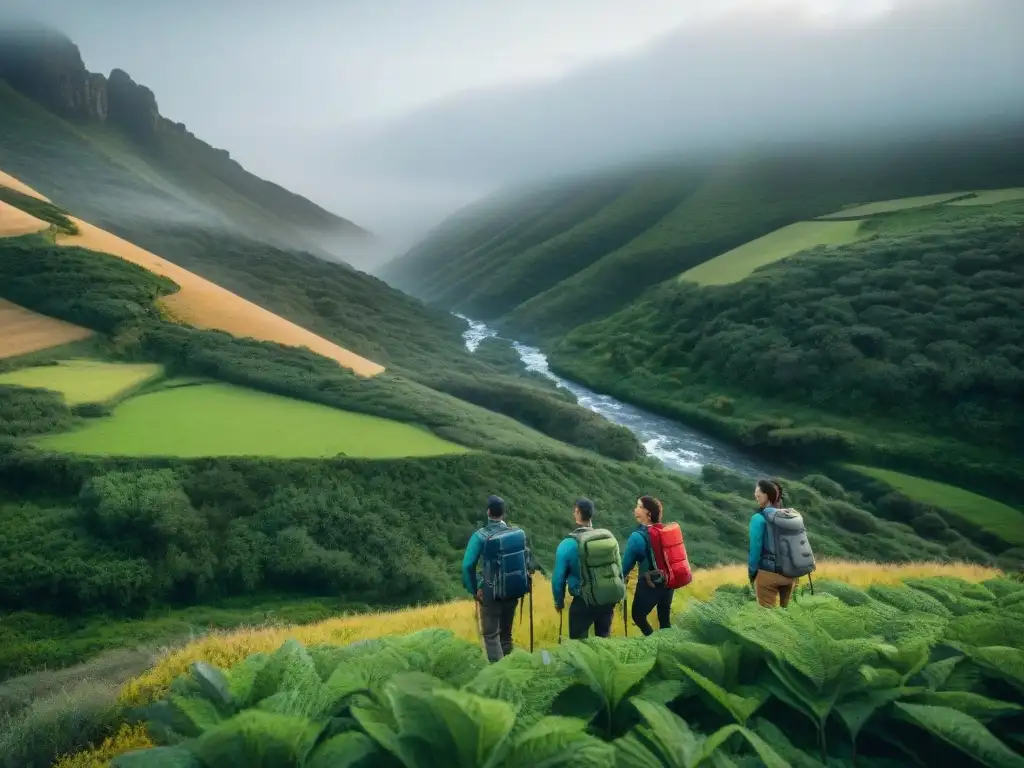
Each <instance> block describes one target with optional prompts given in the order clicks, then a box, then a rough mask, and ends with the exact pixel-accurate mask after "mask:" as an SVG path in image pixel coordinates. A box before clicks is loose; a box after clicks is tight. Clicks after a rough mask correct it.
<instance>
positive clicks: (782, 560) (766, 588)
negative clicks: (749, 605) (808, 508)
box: [747, 480, 815, 608]
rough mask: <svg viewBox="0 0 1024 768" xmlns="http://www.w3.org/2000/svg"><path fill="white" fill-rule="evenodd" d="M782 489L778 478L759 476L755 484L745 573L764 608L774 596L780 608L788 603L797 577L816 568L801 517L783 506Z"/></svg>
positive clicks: (770, 602)
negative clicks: (755, 507) (755, 510)
mask: <svg viewBox="0 0 1024 768" xmlns="http://www.w3.org/2000/svg"><path fill="white" fill-rule="evenodd" d="M784 493H785V492H784V491H783V490H782V484H781V483H780V482H779V481H778V480H758V481H757V485H755V486H754V499H756V500H757V505H758V507H760V509H759V510H758V511H757V512H755V513H754V514H753V516H752V517H751V518H750V553H749V555H748V557H747V576H748V577H749V578H750V584H751V586H752V587H753V588H754V592H755V594H756V595H757V602H759V603H760V604H761V605H763V606H765V607H766V608H774V607H775V603H776V600H778V604H779V605H780V606H781V607H783V608H785V607H786V606H787V605H789V600H790V598H791V597H792V596H793V586H794V585H795V584H796V581H797V579H798V578H800V577H801V576H807V577H810V574H811V572H813V571H814V569H815V563H814V553H813V552H812V551H811V546H810V543H809V542H808V541H807V532H806V531H805V530H804V521H803V517H801V516H800V514H799V513H798V512H797V511H796V510H794V509H786V508H784V507H783V506H782V504H783V496H784ZM811 591H812V593H813V591H814V589H813V584H812V589H811Z"/></svg>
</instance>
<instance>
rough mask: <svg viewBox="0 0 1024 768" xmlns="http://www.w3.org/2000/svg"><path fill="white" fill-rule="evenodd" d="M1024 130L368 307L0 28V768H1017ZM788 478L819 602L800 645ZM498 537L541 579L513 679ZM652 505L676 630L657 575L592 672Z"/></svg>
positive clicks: (490, 228)
mask: <svg viewBox="0 0 1024 768" xmlns="http://www.w3.org/2000/svg"><path fill="white" fill-rule="evenodd" d="M252 13H253V14H254V15H256V14H258V9H255V8H254V9H253V10H252ZM0 22H2V20H0ZM296 86H297V84H296ZM183 93H184V94H185V96H183V95H182V93H179V94H177V100H175V99H173V98H168V103H173V104H175V105H181V104H185V103H188V99H187V96H188V91H185V92H183ZM279 95H280V94H279ZM182 99H184V100H182ZM1000 114H1003V117H1000V118H998V119H997V118H991V119H986V120H980V119H979V120H978V121H976V122H975V123H973V124H970V125H968V123H967V122H965V121H960V122H959V123H957V124H956V125H957V127H955V128H947V127H943V126H941V125H937V126H935V127H934V128H933V129H932V128H929V129H927V130H925V129H919V130H907V131H904V132H901V133H898V135H893V136H886V135H882V134H872V135H865V136H855V135H854V134H853V133H849V134H843V136H844V137H845V138H842V137H841V138H835V137H833V138H828V139H824V138H823V139H821V140H815V141H808V142H803V143H801V142H794V143H785V142H782V143H773V142H772V141H768V140H765V141H764V142H762V143H757V144H752V145H750V146H736V147H735V148H733V149H731V150H728V151H720V152H717V153H708V154H707V155H700V154H696V155H690V156H686V157H684V156H680V157H678V158H676V157H665V158H664V159H661V160H658V161H657V162H645V163H637V164H634V165H628V164H627V165H620V166H616V167H611V168H605V169H603V170H602V169H600V168H596V169H594V170H591V171H580V172H578V173H572V174H563V175H561V176H559V177H557V178H551V179H549V180H547V181H545V182H541V183H532V182H531V184H530V185H526V186H525V187H520V188H508V189H504V190H502V191H501V192H500V193H498V194H495V195H494V196H492V197H489V198H485V199H482V200H478V201H477V202H475V203H473V204H471V205H469V206H468V207H467V208H465V209H463V210H461V211H458V212H456V213H455V214H453V215H452V216H451V217H450V218H449V219H448V220H446V221H443V222H441V223H440V224H439V225H438V226H437V227H435V228H434V229H433V230H432V231H431V232H429V233H427V234H426V235H424V237H423V238H422V239H421V240H420V241H419V242H418V243H417V244H416V245H414V246H413V247H412V248H411V249H409V250H408V252H406V253H404V254H400V255H397V256H396V258H394V259H393V260H392V261H390V262H388V263H386V264H383V265H382V266H380V268H378V269H375V273H374V274H369V273H368V272H367V271H365V270H364V268H368V265H369V264H371V263H374V264H376V261H375V258H376V257H375V256H372V254H375V253H376V251H375V250H374V249H375V248H377V247H378V244H377V242H376V236H375V235H374V234H373V233H371V232H370V231H369V230H368V229H366V228H364V227H363V226H362V225H361V224H360V223H357V222H355V221H352V220H350V219H348V218H344V217H343V216H341V215H339V214H336V213H334V212H332V211H329V210H327V209H326V208H324V207H321V205H320V204H318V203H316V202H314V201H313V200H311V199H307V198H305V197H302V196H300V195H298V194H295V193H293V192H291V191H289V190H287V189H285V188H284V187H282V186H279V185H278V184H276V183H274V182H271V181H267V180H265V179H263V178H261V177H259V176H257V175H256V174H254V173H253V172H251V171H249V170H247V169H246V168H244V167H243V166H242V165H241V164H240V163H238V162H237V161H236V160H235V159H233V158H232V157H231V155H229V153H228V152H227V151H226V150H220V149H217V148H215V147H214V146H212V145H210V144H207V143H206V142H205V141H203V140H201V139H199V138H198V137H197V136H195V135H194V134H193V133H192V132H191V131H190V130H188V129H187V128H186V127H185V125H184V124H183V123H180V122H176V121H175V120H173V119H171V118H170V117H166V116H165V115H164V114H163V113H162V112H161V109H160V107H159V106H158V104H157V99H156V95H155V94H154V93H153V92H152V91H151V90H150V89H149V88H148V87H146V86H144V85H142V84H140V83H137V82H136V81H135V80H133V79H132V77H131V76H130V75H128V74H127V73H126V72H124V71H123V70H120V69H114V70H112V71H111V72H110V73H109V75H106V74H99V73H96V72H91V71H90V70H89V69H87V68H86V66H85V63H84V61H83V58H82V55H81V53H80V52H79V49H78V47H77V46H76V45H75V43H73V42H72V41H71V40H70V39H69V38H67V37H65V36H64V35H63V34H61V33H57V32H55V31H53V30H46V29H42V28H32V29H31V30H29V31H26V30H21V31H18V32H17V33H16V34H15V33H11V32H10V31H9V30H7V29H5V28H4V27H3V26H2V24H0V168H2V169H3V170H0V768H8V767H9V766H10V767H12V768H35V767H36V766H40V767H41V768H54V767H56V768H147V766H153V767H154V768H160V766H175V768H212V767H213V766H230V765H239V766H241V765H262V766H265V768H278V767H279V766H280V767H281V768H284V767H285V766H287V767H288V768H329V767H330V766H339V765H349V766H354V767H357V768H367V766H376V767H378V768H384V767H385V766H392V765H395V766H397V765H403V766H406V768H418V767H419V766H428V765H436V764H439V763H440V762H443V763H444V764H446V765H448V764H451V765H461V766H464V767H465V768H471V767H475V766H489V767H490V768H517V767H518V766H533V765H547V766H551V768H558V767H559V766H569V765H594V766H604V767H605V768H616V767H621V766H638V767H639V766H655V765H680V766H687V768H696V766H698V765H704V766H717V767H718V768H727V767H729V766H747V765H750V766H753V765H767V766H770V768H784V767H785V766H796V767H797V768H810V767H811V766H825V765H827V766H829V768H838V767H840V766H841V767H843V768H846V766H850V767H851V768H852V766H854V765H856V766H862V768H889V766H896V765H904V764H911V763H912V764H920V765H936V764H940V763H942V762H943V761H945V762H949V761H954V762H956V763H957V764H958V765H960V764H962V765H964V766H965V767H967V768H973V766H976V765H980V766H989V768H992V767H998V768H1002V766H1009V767H1011V768H1020V767H1021V766H1024V742H1022V741H1021V738H1020V734H1021V733H1022V726H1024V676H1022V668H1024V667H1022V660H1024V645H1022V638H1024V613H1022V608H1024V581H1022V578H1021V574H1022V572H1024V507H1022V506H1021V504H1020V500H1019V490H1018V489H1019V488H1020V486H1021V483H1024V470H1022V467H1024V446H1022V445H1021V442H1020V440H1021V435H1024V410H1022V403H1024V347H1022V342H1021V339H1024V313H1021V311H1020V310H1021V307H1022V306H1024V240H1022V231H1024V230H1022V227H1024V194H1022V190H1024V187H1022V186H1021V185H1022V184H1024V157H1022V156H1021V155H1020V153H1019V151H1018V150H1019V146H1020V141H1021V139H1022V137H1024V122H1022V120H1021V118H1020V115H1019V114H1016V113H1015V112H1013V110H1008V111H1006V112H1005V113H1000ZM258 117H261V116H259V115H250V116H248V117H246V119H251V120H255V119H257V118H258ZM263 117H266V116H263ZM254 125H255V124H254ZM965 126H966V127H965ZM282 151H283V150H282ZM330 167H331V166H330V163H329V160H328V159H327V158H324V159H323V168H320V169H317V170H318V172H320V173H321V174H322V175H323V176H329V175H330V173H331V172H332V171H330V170H329V169H330ZM339 178H340V177H339ZM393 204H394V205H398V204H399V203H397V202H396V203H393ZM340 213H344V211H341V212H340ZM765 477H770V478H773V479H774V481H775V482H776V483H778V484H780V485H782V486H783V487H784V489H785V496H784V500H783V502H780V504H785V505H786V506H791V507H792V508H795V509H797V510H799V512H800V513H801V514H802V515H803V518H804V520H805V523H806V525H807V540H808V541H809V542H810V543H811V544H812V545H813V553H814V558H815V563H816V566H815V570H814V572H813V578H810V577H808V578H803V577H802V578H801V579H800V580H799V581H798V582H797V583H796V585H795V590H794V598H793V601H792V602H791V603H789V604H788V605H785V604H784V607H785V610H781V609H780V610H768V609H766V608H762V607H761V606H759V605H758V604H757V600H756V599H755V598H756V593H755V592H754V588H753V585H752V582H751V577H750V574H749V572H748V571H749V569H750V568H752V567H753V566H749V565H748V562H747V560H748V547H749V541H750V538H751V537H752V535H753V534H752V530H753V529H752V525H751V520H752V515H754V514H756V510H757V509H758V503H757V502H756V501H755V498H754V495H753V494H754V486H755V480H756V479H757V478H765ZM492 494H497V495H500V496H501V497H502V498H503V499H504V500H505V503H506V505H507V513H508V518H509V520H510V522H512V523H513V524H514V525H517V526H521V527H522V528H523V529H525V531H526V532H527V534H528V542H529V547H530V549H531V553H532V561H533V563H534V564H535V565H536V567H537V570H536V572H535V573H534V574H533V576H532V579H533V581H532V586H533V588H532V591H531V592H530V593H529V595H528V597H527V598H526V599H525V600H524V601H523V602H522V603H520V605H519V608H518V614H519V615H518V616H517V617H516V618H515V622H514V624H513V628H512V635H513V642H514V647H515V650H513V651H512V652H511V653H509V654H507V655H506V656H505V658H503V659H502V660H500V661H497V662H496V663H493V664H488V663H487V660H486V656H485V655H484V653H483V649H482V647H481V646H482V625H481V616H480V614H481V608H480V606H479V605H477V604H476V603H475V602H474V601H473V599H472V598H471V596H470V595H468V594H467V587H466V586H465V585H464V584H463V582H462V579H461V568H462V564H463V556H464V552H465V549H466V545H467V541H468V540H469V539H470V537H471V535H473V533H474V532H475V531H477V530H478V529H479V528H480V527H481V526H483V525H484V524H485V523H486V522H487V512H486V509H485V505H486V504H487V499H488V497H489V496H490V495H492ZM645 494H649V495H653V496H655V497H657V498H658V499H659V500H660V502H661V503H662V504H663V509H664V514H665V520H666V521H671V522H678V523H679V524H680V528H681V529H682V531H683V532H684V535H685V544H684V547H685V555H686V560H687V564H688V565H691V566H692V573H693V581H692V583H690V584H688V585H687V586H685V587H682V588H680V589H679V590H677V592H676V594H675V596H674V597H675V599H674V602H673V604H672V610H671V622H672V626H671V628H664V629H661V630H660V631H657V632H655V633H654V634H652V635H651V636H649V637H643V636H641V635H640V632H639V627H638V625H637V624H635V623H631V618H630V616H631V614H630V611H629V608H630V607H632V606H634V604H635V601H636V600H637V598H638V596H639V592H638V590H637V587H638V582H639V580H640V579H639V571H638V574H637V575H635V576H633V577H632V578H630V579H628V580H627V584H626V588H625V593H626V596H625V600H624V601H623V602H622V603H621V604H617V605H615V606H614V608H612V609H610V610H611V611H612V629H611V633H610V636H609V637H608V638H590V639H587V640H583V641H580V640H570V639H569V637H568V635H567V630H568V626H569V625H571V624H572V622H573V621H574V620H573V619H571V618H570V620H569V621H568V622H567V621H566V620H565V619H566V617H565V616H564V615H563V614H562V612H560V611H558V610H556V608H555V605H556V601H557V599H558V598H557V595H553V594H552V583H553V582H554V581H555V577H556V575H557V574H556V573H555V566H556V556H555V552H556V548H558V547H559V545H560V543H561V542H563V540H564V539H565V537H566V535H567V534H568V533H569V532H570V531H571V530H573V529H574V528H575V527H576V526H577V525H578V524H579V523H578V521H577V520H576V519H575V517H574V509H573V503H574V500H575V499H578V498H579V497H581V496H585V497H587V498H589V499H591V500H592V501H593V503H594V505H595V508H596V512H595V516H594V525H595V526H597V527H602V528H606V529H607V530H608V531H610V532H611V534H612V535H613V536H614V538H615V539H616V541H617V543H618V546H619V547H620V554H621V551H623V550H624V548H625V546H626V542H627V541H628V540H629V537H630V535H631V533H633V532H634V531H635V530H636V526H637V518H636V517H635V513H634V508H635V507H636V506H637V499H638V497H639V496H641V495H645ZM801 546H803V545H801ZM755 554H756V553H755ZM651 557H652V558H653V557H654V556H653V554H651ZM638 567H639V566H638ZM759 567H760V568H762V569H764V568H767V567H768V566H764V565H763V562H762V564H761V565H760V566H759ZM611 568H612V570H615V569H617V568H619V563H618V562H617V558H616V562H615V563H614V564H612V566H611ZM758 584H760V582H758ZM577 599H582V598H579V597H577V598H573V600H574V601H575V600H577ZM578 607H579V606H576V608H578ZM572 610H574V609H573V608H570V610H569V613H570V616H571V612H572Z"/></svg>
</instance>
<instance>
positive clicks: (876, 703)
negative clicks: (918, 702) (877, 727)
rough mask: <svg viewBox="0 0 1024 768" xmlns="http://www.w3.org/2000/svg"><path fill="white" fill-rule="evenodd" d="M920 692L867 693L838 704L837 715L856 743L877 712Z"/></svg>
mask: <svg viewBox="0 0 1024 768" xmlns="http://www.w3.org/2000/svg"><path fill="white" fill-rule="evenodd" d="M920 690H921V689H920V688H889V689H878V690H869V691H865V692H863V693H859V694H857V695H855V696H850V697H849V698H846V699H844V700H843V701H841V702H839V703H838V704H836V707H835V713H836V715H837V716H838V717H839V719H840V720H842V721H843V725H845V726H846V730H848V731H849V732H850V738H851V739H852V740H853V741H855V742H856V741H857V736H859V735H860V732H861V729H863V728H864V725H865V724H866V723H867V722H868V720H870V719H871V717H872V716H873V715H874V714H875V712H877V711H878V710H879V709H881V708H882V707H884V706H885V705H887V704H890V703H892V702H893V701H896V699H899V698H902V697H904V696H907V695H910V694H913V693H916V692H918V691H920Z"/></svg>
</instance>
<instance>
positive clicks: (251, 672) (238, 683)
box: [227, 653, 270, 709]
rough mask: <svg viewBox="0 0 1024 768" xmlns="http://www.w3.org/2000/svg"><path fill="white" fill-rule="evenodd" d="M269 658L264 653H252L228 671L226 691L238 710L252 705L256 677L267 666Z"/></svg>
mask: <svg viewBox="0 0 1024 768" xmlns="http://www.w3.org/2000/svg"><path fill="white" fill-rule="evenodd" d="M269 658H270V657H269V656H267V654H265V653H254V654H253V655H252V656H249V657H247V658H245V659H243V660H242V661H241V662H240V663H238V664H236V665H235V666H234V667H232V668H231V669H230V670H228V672H227V677H228V690H229V691H230V693H231V699H232V701H234V704H235V706H236V707H238V708H239V709H243V708H245V707H248V706H250V705H251V704H252V703H254V702H253V696H252V694H253V685H254V683H255V682H256V676H257V675H258V674H259V671H260V670H261V669H263V667H265V666H266V665H267V661H268V659H269Z"/></svg>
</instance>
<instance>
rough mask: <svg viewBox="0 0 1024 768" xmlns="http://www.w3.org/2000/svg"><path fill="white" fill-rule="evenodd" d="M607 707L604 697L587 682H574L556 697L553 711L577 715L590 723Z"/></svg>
mask: <svg viewBox="0 0 1024 768" xmlns="http://www.w3.org/2000/svg"><path fill="white" fill-rule="evenodd" d="M604 708H605V701H604V697H603V696H602V695H601V694H600V693H599V692H598V691H595V690H594V689H593V688H591V687H590V686H589V685H587V684H586V683H573V684H572V685H570V686H569V687H568V688H566V689H565V690H564V691H562V692H561V693H559V694H558V696H556V697H555V700H554V701H553V702H552V704H551V711H552V712H553V713H554V714H555V715H559V716H561V717H575V718H577V719H579V720H582V721H583V722H586V723H589V722H590V721H591V720H593V719H594V716H595V715H597V713H598V712H600V711H601V710H603V709H604Z"/></svg>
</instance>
